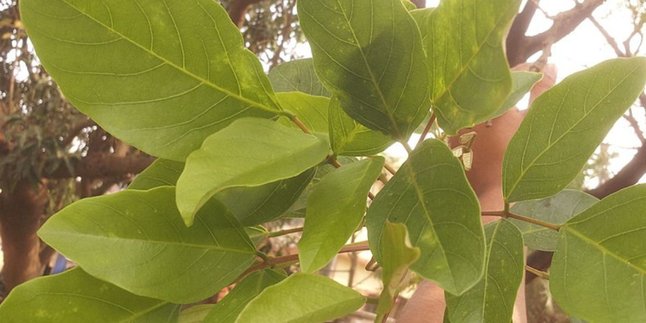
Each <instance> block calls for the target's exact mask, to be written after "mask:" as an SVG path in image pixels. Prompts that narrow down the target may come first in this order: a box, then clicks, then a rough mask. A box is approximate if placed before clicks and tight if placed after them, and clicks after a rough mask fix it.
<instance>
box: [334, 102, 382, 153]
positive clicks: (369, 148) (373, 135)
mask: <svg viewBox="0 0 646 323" xmlns="http://www.w3.org/2000/svg"><path fill="white" fill-rule="evenodd" d="M328 113H329V124H330V126H329V129H330V131H329V132H330V145H331V146H332V151H334V153H335V154H337V155H345V156H369V155H374V154H377V153H380V152H382V151H384V150H385V149H386V148H388V146H390V145H391V144H392V142H393V140H392V139H391V138H390V137H389V136H387V135H385V134H383V133H381V132H379V131H375V130H372V129H369V128H367V127H366V126H364V125H362V124H360V123H358V122H357V121H355V120H354V119H352V118H351V117H350V116H349V115H348V114H347V113H345V111H343V108H342V107H341V105H340V103H339V100H338V99H337V98H336V97H333V98H332V100H330V106H329V112H328Z"/></svg>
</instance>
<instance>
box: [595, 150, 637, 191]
mask: <svg viewBox="0 0 646 323" xmlns="http://www.w3.org/2000/svg"><path fill="white" fill-rule="evenodd" d="M645 173H646V144H644V145H642V146H641V147H640V148H639V149H638V150H637V153H636V154H635V156H634V157H633V159H632V160H631V161H630V162H629V163H628V164H626V166H624V168H622V169H621V170H620V171H619V172H618V173H617V175H615V176H614V177H613V178H611V179H609V180H608V181H606V182H604V183H603V184H601V185H599V186H597V188H595V189H592V190H589V191H587V193H588V194H591V195H593V196H595V197H597V198H604V197H606V196H608V195H610V194H612V193H614V192H616V191H618V190H620V189H622V188H624V187H627V186H630V185H633V184H636V183H637V182H638V181H639V179H641V178H642V176H644V174H645Z"/></svg>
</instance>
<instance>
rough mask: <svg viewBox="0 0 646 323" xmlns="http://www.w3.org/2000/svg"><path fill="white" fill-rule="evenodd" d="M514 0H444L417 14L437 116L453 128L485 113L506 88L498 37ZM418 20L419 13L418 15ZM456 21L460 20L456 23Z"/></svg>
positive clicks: (489, 112) (502, 98)
mask: <svg viewBox="0 0 646 323" xmlns="http://www.w3.org/2000/svg"><path fill="white" fill-rule="evenodd" d="M519 4H520V1H519V0H512V1H510V0H446V1H442V2H441V3H440V5H439V7H437V8H436V9H435V10H433V11H432V16H431V17H424V16H425V15H420V17H418V18H423V19H421V21H422V22H426V23H425V24H420V29H421V30H422V34H425V36H426V37H425V38H424V47H425V48H426V53H427V54H428V70H429V77H430V79H431V98H432V99H433V105H434V111H435V114H436V115H437V120H438V123H439V125H440V127H442V129H444V130H445V131H446V132H447V133H448V134H455V133H457V131H458V130H460V129H461V128H464V127H468V126H472V125H474V124H476V123H478V122H481V121H484V120H486V119H487V118H488V117H490V116H491V115H492V114H493V113H494V112H496V110H497V109H498V108H499V107H500V105H501V104H502V103H503V102H504V101H505V99H506V98H507V95H508V94H509V91H510V90H511V76H510V73H509V66H508V65H507V59H506V57H505V52H504V48H503V39H504V37H505V36H506V34H507V29H508V27H509V24H510V23H511V21H512V19H513V18H514V16H515V15H516V13H518V6H519ZM418 21H420V19H418ZM458 22H459V23H458Z"/></svg>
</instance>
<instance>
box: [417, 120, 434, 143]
mask: <svg viewBox="0 0 646 323" xmlns="http://www.w3.org/2000/svg"><path fill="white" fill-rule="evenodd" d="M434 123H435V112H433V113H431V117H430V118H429V119H428V123H426V127H424V130H423V131H422V134H421V135H420V137H419V141H418V142H417V146H419V145H420V144H421V143H422V142H423V141H424V139H426V136H427V135H428V132H429V131H431V128H432V127H433V124H434Z"/></svg>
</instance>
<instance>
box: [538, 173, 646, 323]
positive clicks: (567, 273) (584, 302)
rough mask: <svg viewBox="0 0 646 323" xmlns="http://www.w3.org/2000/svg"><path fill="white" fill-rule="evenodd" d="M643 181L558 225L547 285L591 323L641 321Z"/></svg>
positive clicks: (644, 306) (645, 311) (644, 307)
mask: <svg viewBox="0 0 646 323" xmlns="http://www.w3.org/2000/svg"><path fill="white" fill-rule="evenodd" d="M645 215H646V185H644V184H642V185H637V186H633V187H629V188H626V189H623V190H621V191H619V192H617V193H615V194H612V195H610V196H608V197H606V198H604V199H603V200H601V201H600V202H598V203H597V204H595V205H593V206H592V207H590V208H589V209H587V210H585V211H583V212H582V213H581V214H579V215H577V216H575V217H574V218H572V219H571V220H570V221H568V222H567V223H566V224H565V225H564V226H563V227H561V230H560V231H561V237H560V240H559V244H558V247H557V249H556V252H555V253H554V258H553V260H552V269H551V270H550V290H551V292H552V295H554V299H555V300H556V301H557V302H558V304H559V306H561V307H562V308H563V309H564V310H565V311H567V312H568V313H569V314H572V315H575V316H577V317H579V318H582V319H585V320H589V321H591V322H646V298H644V295H646V252H644V250H645V249H646V248H645V246H646V244H645V243H644V241H645V240H644V237H645V235H644V232H645V231H646V216H645Z"/></svg>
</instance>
